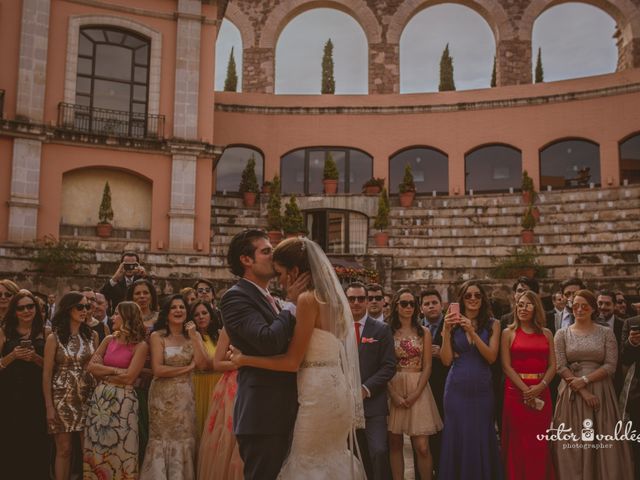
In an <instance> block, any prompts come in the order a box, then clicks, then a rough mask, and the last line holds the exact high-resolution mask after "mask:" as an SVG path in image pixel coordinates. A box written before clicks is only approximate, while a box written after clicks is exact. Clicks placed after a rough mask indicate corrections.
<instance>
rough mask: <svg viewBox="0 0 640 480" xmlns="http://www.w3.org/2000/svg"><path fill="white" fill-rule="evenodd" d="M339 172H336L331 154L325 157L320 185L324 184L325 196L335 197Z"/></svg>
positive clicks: (336, 168)
mask: <svg viewBox="0 0 640 480" xmlns="http://www.w3.org/2000/svg"><path fill="white" fill-rule="evenodd" d="M339 177H340V172H338V166H337V165H336V162H335V160H334V159H333V156H332V155H331V152H329V154H328V155H327V160H326V161H325V162H324V172H323V173H322V178H323V180H322V183H323V184H324V193H325V194H326V195H335V194H336V192H337V191H338V178H339Z"/></svg>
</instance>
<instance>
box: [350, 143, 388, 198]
mask: <svg viewBox="0 0 640 480" xmlns="http://www.w3.org/2000/svg"><path fill="white" fill-rule="evenodd" d="M372 176H373V159H372V158H371V157H370V156H369V155H367V154H366V153H364V152H361V151H360V150H350V152H349V190H348V191H349V192H350V193H360V192H361V191H362V185H363V184H364V182H366V181H367V180H369V179H370V178H371V177H372ZM385 183H386V181H385Z"/></svg>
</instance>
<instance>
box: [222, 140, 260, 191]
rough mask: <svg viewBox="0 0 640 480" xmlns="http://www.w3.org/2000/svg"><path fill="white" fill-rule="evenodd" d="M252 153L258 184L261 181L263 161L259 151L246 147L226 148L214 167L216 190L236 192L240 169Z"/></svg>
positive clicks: (238, 184) (242, 168)
mask: <svg viewBox="0 0 640 480" xmlns="http://www.w3.org/2000/svg"><path fill="white" fill-rule="evenodd" d="M252 155H253V158H254V159H255V161H256V177H258V185H262V183H263V178H264V175H263V169H264V161H263V158H262V155H261V154H260V152H258V151H256V150H253V149H251V148H246V147H229V148H227V149H226V150H225V151H224V153H223V154H222V157H221V158H220V161H219V162H218V166H217V167H216V170H215V173H216V192H237V191H238V190H239V187H240V180H241V179H242V170H244V167H245V166H246V165H247V162H248V161H249V159H250V158H251V156H252Z"/></svg>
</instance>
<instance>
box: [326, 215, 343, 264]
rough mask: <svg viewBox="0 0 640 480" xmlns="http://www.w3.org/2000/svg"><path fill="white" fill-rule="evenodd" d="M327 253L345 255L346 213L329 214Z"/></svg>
mask: <svg viewBox="0 0 640 480" xmlns="http://www.w3.org/2000/svg"><path fill="white" fill-rule="evenodd" d="M328 221H329V229H328V232H327V249H326V253H328V254H329V253H345V248H344V247H345V240H346V239H345V217H344V213H338V212H329V215H328Z"/></svg>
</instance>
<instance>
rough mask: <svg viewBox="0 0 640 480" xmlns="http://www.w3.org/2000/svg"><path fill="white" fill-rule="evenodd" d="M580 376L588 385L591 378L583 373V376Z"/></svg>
mask: <svg viewBox="0 0 640 480" xmlns="http://www.w3.org/2000/svg"><path fill="white" fill-rule="evenodd" d="M580 378H581V379H582V381H583V382H584V383H585V385H588V384H589V379H588V378H587V376H586V375H583V376H581V377H580Z"/></svg>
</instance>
